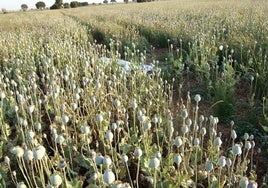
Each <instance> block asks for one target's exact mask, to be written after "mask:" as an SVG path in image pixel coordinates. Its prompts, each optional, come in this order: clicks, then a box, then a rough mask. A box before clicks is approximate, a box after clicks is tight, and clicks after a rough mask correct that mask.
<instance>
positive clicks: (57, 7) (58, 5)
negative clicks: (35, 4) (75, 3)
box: [50, 0, 63, 9]
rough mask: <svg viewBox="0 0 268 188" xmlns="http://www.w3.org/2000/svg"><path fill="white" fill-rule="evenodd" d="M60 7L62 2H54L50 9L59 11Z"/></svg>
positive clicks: (59, 0) (60, 0) (57, 0)
mask: <svg viewBox="0 0 268 188" xmlns="http://www.w3.org/2000/svg"><path fill="white" fill-rule="evenodd" d="M62 5H63V3H62V0H56V2H55V3H54V5H52V6H51V7H50V9H60V8H61V7H62Z"/></svg>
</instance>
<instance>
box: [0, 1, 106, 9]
mask: <svg viewBox="0 0 268 188" xmlns="http://www.w3.org/2000/svg"><path fill="white" fill-rule="evenodd" d="M38 1H43V2H45V4H46V6H47V7H51V6H52V5H53V4H54V3H55V0H0V10H1V9H2V8H5V9H6V10H19V9H21V7H20V6H21V5H22V4H26V5H28V7H29V9H31V8H36V7H35V4H36V3H37V2H38ZM71 1H75V0H63V2H64V3H66V2H68V3H70V2H71ZM76 1H79V2H88V3H89V4H92V3H102V2H103V0H76Z"/></svg>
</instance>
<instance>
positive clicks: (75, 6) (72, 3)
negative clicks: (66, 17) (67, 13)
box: [70, 1, 79, 8]
mask: <svg viewBox="0 0 268 188" xmlns="http://www.w3.org/2000/svg"><path fill="white" fill-rule="evenodd" d="M70 6H71V8H77V7H79V3H78V1H71V3H70Z"/></svg>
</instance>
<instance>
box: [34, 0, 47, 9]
mask: <svg viewBox="0 0 268 188" xmlns="http://www.w3.org/2000/svg"><path fill="white" fill-rule="evenodd" d="M35 6H36V8H37V9H45V8H46V4H45V3H44V2H43V1H38V2H37V3H36V4H35Z"/></svg>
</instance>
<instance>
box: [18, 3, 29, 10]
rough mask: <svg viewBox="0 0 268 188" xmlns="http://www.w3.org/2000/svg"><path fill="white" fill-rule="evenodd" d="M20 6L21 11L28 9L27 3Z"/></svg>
mask: <svg viewBox="0 0 268 188" xmlns="http://www.w3.org/2000/svg"><path fill="white" fill-rule="evenodd" d="M20 7H21V10H23V11H26V10H27V9H28V5H26V4H22V5H21V6H20Z"/></svg>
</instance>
